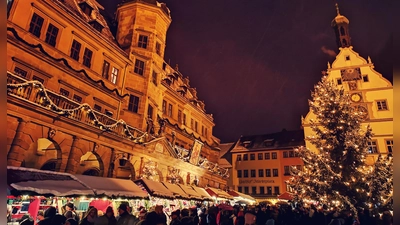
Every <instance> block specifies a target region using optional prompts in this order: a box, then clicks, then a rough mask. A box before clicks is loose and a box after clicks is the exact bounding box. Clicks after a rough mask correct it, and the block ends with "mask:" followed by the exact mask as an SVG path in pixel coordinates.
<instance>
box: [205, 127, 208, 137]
mask: <svg viewBox="0 0 400 225" xmlns="http://www.w3.org/2000/svg"><path fill="white" fill-rule="evenodd" d="M204 137H208V129H207V127H206V128H205V130H204Z"/></svg>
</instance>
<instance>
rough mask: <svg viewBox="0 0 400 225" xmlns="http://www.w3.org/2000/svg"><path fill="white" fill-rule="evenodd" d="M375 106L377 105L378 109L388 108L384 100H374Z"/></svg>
mask: <svg viewBox="0 0 400 225" xmlns="http://www.w3.org/2000/svg"><path fill="white" fill-rule="evenodd" d="M376 106H377V107H378V110H379V111H383V110H388V108H387V104H386V100H379V101H376Z"/></svg>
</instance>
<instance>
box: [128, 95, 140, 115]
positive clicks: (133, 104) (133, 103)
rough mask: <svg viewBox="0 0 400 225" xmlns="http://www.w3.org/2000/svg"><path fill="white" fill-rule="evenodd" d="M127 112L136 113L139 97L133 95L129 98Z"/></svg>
mask: <svg viewBox="0 0 400 225" xmlns="http://www.w3.org/2000/svg"><path fill="white" fill-rule="evenodd" d="M128 110H129V111H131V112H134V113H137V112H138V110H139V97H137V96H135V95H130V96H129V104H128Z"/></svg>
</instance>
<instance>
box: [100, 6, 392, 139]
mask: <svg viewBox="0 0 400 225" xmlns="http://www.w3.org/2000/svg"><path fill="white" fill-rule="evenodd" d="M98 2H99V3H100V4H102V5H103V6H104V7H105V8H106V11H108V12H110V13H112V14H113V13H114V12H115V7H116V3H117V2H119V1H117V0H98ZM161 2H165V3H166V4H167V7H168V8H169V9H170V10H171V17H172V23H171V26H170V28H169V30H168V34H167V47H166V53H165V57H164V58H165V61H166V62H170V65H172V66H174V65H175V64H179V71H180V72H181V73H182V74H183V75H184V76H188V77H189V78H190V86H191V87H195V88H196V89H197V91H198V97H199V100H204V102H205V104H206V111H207V113H209V114H213V116H214V122H215V124H216V126H215V128H214V132H213V134H214V136H216V137H218V138H220V139H221V142H222V143H224V142H230V141H236V140H237V139H238V138H239V137H240V136H241V135H252V134H267V133H273V132H279V131H281V130H282V129H284V128H285V129H287V130H292V129H299V128H300V124H301V122H300V121H301V120H300V118H301V115H304V116H305V115H306V114H307V112H308V102H307V100H308V99H310V98H311V90H313V86H314V84H316V83H317V82H318V81H319V80H320V78H321V71H322V70H326V68H327V62H328V61H329V62H331V63H332V62H333V61H334V59H335V55H336V54H337V53H338V47H337V46H336V42H335V34H334V31H333V29H332V28H331V27H330V24H331V21H332V19H333V18H334V17H335V16H336V9H335V5H334V4H335V1H333V0H325V1H321V0H291V1H289V0H287V1H282V0H274V1H271V0H231V1H225V0H181V1H179V0H164V1H161ZM390 3H391V1H378V0H352V1H344V0H341V1H340V0H339V1H338V4H339V8H340V13H341V14H342V15H345V16H346V17H347V18H348V19H349V20H350V28H349V31H350V35H351V37H352V45H353V46H354V48H353V49H354V50H355V51H356V52H358V53H359V54H360V55H361V56H362V57H364V58H367V57H368V56H370V57H371V59H372V62H373V63H374V64H375V69H376V70H377V71H378V72H380V73H382V74H383V76H384V77H386V78H387V79H389V80H390V81H393V73H392V68H393V66H392V64H393V63H392V61H391V59H392V57H391V48H392V39H391V37H392V36H391V27H392V20H393V19H392V14H391V13H388V12H391V7H393V6H392V5H390Z"/></svg>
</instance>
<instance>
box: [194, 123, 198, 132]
mask: <svg viewBox="0 0 400 225" xmlns="http://www.w3.org/2000/svg"><path fill="white" fill-rule="evenodd" d="M197 127H198V123H197V121H195V122H194V130H195V131H196V132H197Z"/></svg>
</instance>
